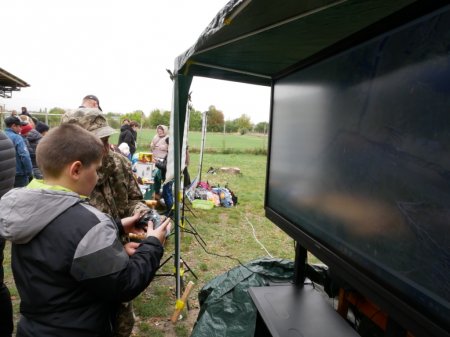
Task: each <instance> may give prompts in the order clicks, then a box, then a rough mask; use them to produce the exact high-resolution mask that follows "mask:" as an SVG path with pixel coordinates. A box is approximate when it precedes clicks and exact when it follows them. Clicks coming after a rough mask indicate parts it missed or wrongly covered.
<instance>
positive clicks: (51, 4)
mask: <svg viewBox="0 0 450 337" xmlns="http://www.w3.org/2000/svg"><path fill="white" fill-rule="evenodd" d="M227 2H228V1H227V0H160V1H156V0H129V1H123V0H121V1H119V0H108V1H106V0H104V1H102V0H64V1H61V0H14V1H10V0H0V3H1V8H2V10H1V20H0V21H1V26H2V37H1V39H0V50H1V52H0V68H3V69H4V70H6V71H8V72H10V73H12V74H13V75H15V76H17V77H19V78H20V79H22V80H24V81H25V82H27V83H29V84H30V87H28V88H23V89H22V90H21V91H20V92H14V93H13V98H12V99H2V98H0V105H4V106H5V108H6V109H7V110H12V109H16V110H20V107H21V106H27V107H28V110H30V111H36V110H39V109H45V108H47V109H51V108H53V107H60V108H64V109H71V108H76V107H77V106H78V105H79V104H80V103H81V99H82V97H84V96H85V95H87V94H94V95H97V96H98V97H99V99H100V104H101V106H102V109H103V111H106V112H109V111H111V112H120V113H126V112H131V111H134V110H143V111H144V112H145V113H146V114H147V115H148V114H149V113H150V111H151V110H153V109H161V110H170V109H171V107H172V101H171V100H172V82H171V80H170V78H169V75H168V73H167V72H166V69H170V70H173V68H174V60H175V58H176V57H177V56H178V55H180V54H182V53H184V51H186V50H187V49H188V48H189V47H190V46H192V45H193V44H194V43H195V41H196V40H197V38H198V37H199V36H200V34H201V33H202V32H203V30H204V29H205V28H206V27H207V25H208V24H209V22H210V21H211V20H212V19H213V17H214V16H215V15H216V14H217V12H218V11H219V10H220V9H221V8H222V7H224V5H225V4H226V3H227ZM191 91H192V103H193V105H194V108H195V109H196V110H199V111H205V110H207V109H208V107H209V106H210V105H214V106H215V107H216V108H217V109H219V110H221V111H223V113H224V115H225V119H235V118H238V117H239V116H240V115H242V114H244V113H245V114H247V115H249V116H250V117H251V119H252V122H253V123H258V122H261V121H268V120H269V103H270V88H267V87H261V86H252V85H246V84H240V83H234V82H226V81H218V80H212V79H205V78H200V77H195V78H194V81H193V84H192V87H191Z"/></svg>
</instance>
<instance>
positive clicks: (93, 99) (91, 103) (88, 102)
mask: <svg viewBox="0 0 450 337" xmlns="http://www.w3.org/2000/svg"><path fill="white" fill-rule="evenodd" d="M79 108H92V109H99V110H100V111H103V110H102V108H100V102H99V100H98V98H97V96H94V95H86V96H85V97H84V98H83V102H81V105H80V106H79Z"/></svg>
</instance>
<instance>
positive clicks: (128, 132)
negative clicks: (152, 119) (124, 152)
mask: <svg viewBox="0 0 450 337" xmlns="http://www.w3.org/2000/svg"><path fill="white" fill-rule="evenodd" d="M136 137H137V133H136V132H135V131H134V130H133V129H132V128H131V126H129V125H122V127H121V128H120V136H119V142H118V143H117V145H118V146H119V145H120V144H122V143H127V144H128V146H129V147H130V154H131V155H132V156H133V154H134V153H135V152H136Z"/></svg>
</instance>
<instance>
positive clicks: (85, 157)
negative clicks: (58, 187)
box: [36, 123, 103, 178]
mask: <svg viewBox="0 0 450 337" xmlns="http://www.w3.org/2000/svg"><path fill="white" fill-rule="evenodd" d="M102 156H103V143H102V141H101V140H100V139H99V138H97V137H96V136H94V135H93V134H92V133H90V132H89V131H87V130H85V129H83V128H82V127H80V126H78V125H76V124H72V123H66V124H61V125H60V126H58V127H56V128H53V129H51V130H50V131H49V133H48V134H47V135H46V136H45V137H43V138H42V139H41V140H40V141H39V144H38V146H37V149H36V161H37V164H38V166H39V168H40V169H41V171H42V173H43V175H44V178H45V177H46V176H50V177H55V178H57V177H59V176H60V175H61V173H62V172H63V170H64V168H65V167H66V166H67V165H69V164H71V163H74V162H76V161H80V162H81V163H82V164H83V165H84V166H89V165H91V164H93V163H95V162H98V161H99V160H101V158H102Z"/></svg>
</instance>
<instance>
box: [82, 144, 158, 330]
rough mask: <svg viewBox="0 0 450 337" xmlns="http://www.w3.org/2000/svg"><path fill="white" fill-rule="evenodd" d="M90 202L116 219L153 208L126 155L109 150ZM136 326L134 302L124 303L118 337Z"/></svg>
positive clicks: (118, 317)
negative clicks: (147, 203)
mask: <svg viewBox="0 0 450 337" xmlns="http://www.w3.org/2000/svg"><path fill="white" fill-rule="evenodd" d="M90 204H91V205H93V206H94V207H95V208H97V209H99V210H100V211H102V212H104V213H107V214H109V215H111V216H112V217H113V219H122V218H125V217H128V216H131V215H133V214H135V213H136V212H140V211H149V210H150V209H149V208H148V207H147V205H146V204H145V203H144V200H143V197H142V192H141V190H140V188H139V185H138V183H137V181H136V178H135V177H134V175H133V172H132V170H131V164H130V162H129V161H128V159H126V158H125V157H124V156H123V155H121V154H119V153H116V152H113V151H109V153H108V156H105V157H104V158H103V162H102V167H101V168H100V170H99V172H98V182H97V185H96V186H95V188H94V191H92V193H91V195H90ZM133 326H134V313H133V305H132V302H129V303H122V304H121V306H120V309H119V312H118V315H117V320H116V326H115V328H114V331H115V332H114V336H115V337H128V336H130V335H131V332H132V330H133Z"/></svg>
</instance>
